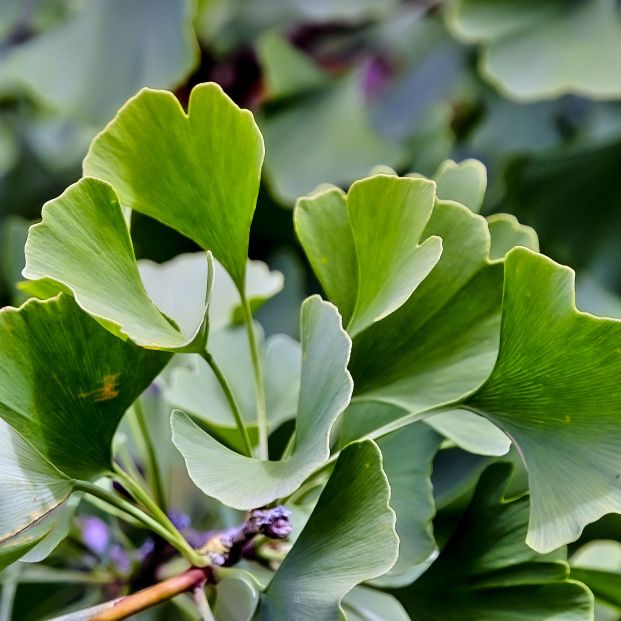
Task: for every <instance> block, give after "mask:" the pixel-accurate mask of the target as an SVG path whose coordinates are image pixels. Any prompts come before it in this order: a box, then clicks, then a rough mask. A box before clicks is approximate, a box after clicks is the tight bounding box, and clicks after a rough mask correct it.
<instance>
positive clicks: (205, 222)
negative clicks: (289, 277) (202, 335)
mask: <svg viewBox="0 0 621 621" xmlns="http://www.w3.org/2000/svg"><path fill="white" fill-rule="evenodd" d="M263 152H264V149H263V139H262V137H261V133H260V132H259V129H258V127H257V125H256V123H255V122H254V118H253V117H252V114H251V113H250V112H249V111H247V110H241V109H240V108H238V107H237V106H236V105H235V104H234V103H233V101H232V100H231V99H230V98H229V97H228V96H227V95H226V94H225V93H224V91H223V90H222V89H221V88H220V86H218V85H217V84H214V83H207V84H199V85H198V86H195V87H194V89H193V90H192V93H191V95H190V103H189V107H188V114H187V115H186V114H185V112H184V111H183V109H182V108H181V105H180V103H179V101H178V100H177V99H176V98H175V96H174V95H173V94H172V93H170V92H168V91H155V90H151V89H143V90H142V91H140V93H138V95H136V96H135V97H133V98H132V99H130V100H129V101H128V102H127V103H126V104H125V105H124V106H123V107H122V108H121V110H120V111H119V113H118V114H117V115H116V117H115V118H114V120H113V121H112V122H111V123H110V124H109V125H108V126H107V127H106V128H105V129H104V130H103V131H102V132H101V133H100V134H99V135H98V136H97V137H96V138H95V140H94V141H93V143H92V144H91V147H90V150H89V152H88V154H87V156H86V158H85V159H84V174H85V175H89V176H92V177H98V178H100V179H103V180H105V181H108V182H109V183H111V184H112V186H113V187H114V189H115V190H116V191H117V192H118V195H119V198H120V202H121V204H122V205H123V206H124V207H130V208H131V209H134V210H135V211H139V212H140V213H144V214H147V215H148V216H151V217H153V218H155V219H156V220H159V221H160V222H163V223H164V224H166V225H168V226H170V227H172V228H174V229H176V230H177V231H179V232H180V233H183V234H184V235H186V236H187V237H189V238H190V239H193V240H194V241H195V242H197V243H198V244H199V245H200V246H202V248H204V249H205V250H211V252H213V255H214V257H215V258H216V259H217V260H218V261H219V262H220V263H221V264H222V265H223V266H224V268H225V269H226V270H227V271H228V273H229V274H230V275H231V278H232V279H233V282H235V285H236V286H237V288H238V290H240V291H243V289H244V283H245V271H246V261H247V256H248V236H249V233H250V223H251V222H252V216H253V214H254V210H255V204H256V200H257V195H258V191H259V180H260V176H261V166H262V163H263Z"/></svg>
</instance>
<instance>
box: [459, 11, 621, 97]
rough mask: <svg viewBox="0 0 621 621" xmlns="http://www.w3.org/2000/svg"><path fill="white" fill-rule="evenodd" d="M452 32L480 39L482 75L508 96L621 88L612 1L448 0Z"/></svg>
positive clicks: (620, 40)
mask: <svg viewBox="0 0 621 621" xmlns="http://www.w3.org/2000/svg"><path fill="white" fill-rule="evenodd" d="M449 24H450V25H451V26H452V28H453V30H454V32H455V33H456V34H457V35H458V36H460V37H462V38H464V39H466V40H468V41H475V42H479V43H481V44H482V45H483V47H484V51H483V55H482V59H481V71H482V73H483V74H484V75H485V76H486V77H487V78H488V79H489V80H490V81H492V82H493V83H494V84H495V85H496V86H497V87H499V88H500V89H501V91H503V92H504V93H505V94H506V95H507V96H508V97H510V98H514V99H519V100H524V101H536V100H538V99H553V98H556V97H558V96H560V95H564V94H567V93H575V94H581V95H585V96H588V97H592V98H596V99H615V98H618V97H619V95H620V94H621V75H620V74H619V71H618V70H617V66H616V63H615V62H614V60H613V59H616V58H618V57H619V55H621V19H620V18H619V13H618V10H617V6H616V2H615V1H614V0H584V1H582V2H575V3H567V2H565V1H564V0H548V1H547V2H539V1H538V0H528V2H524V1H523V0H504V1H503V2H500V3H499V2H495V1H494V0H455V1H454V2H453V3H452V8H451V9H450V11H449Z"/></svg>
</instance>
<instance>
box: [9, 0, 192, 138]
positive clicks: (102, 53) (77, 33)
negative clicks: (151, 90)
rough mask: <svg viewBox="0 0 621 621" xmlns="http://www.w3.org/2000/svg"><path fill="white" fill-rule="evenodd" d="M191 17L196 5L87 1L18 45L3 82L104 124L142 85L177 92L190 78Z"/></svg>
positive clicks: (167, 0) (182, 0)
mask: <svg viewBox="0 0 621 621" xmlns="http://www.w3.org/2000/svg"><path fill="white" fill-rule="evenodd" d="M193 12H194V10H193V3H192V2H191V1H190V0H106V1H105V2H99V1H97V2H87V3H85V4H84V6H83V7H82V8H81V10H79V11H76V12H75V14H74V15H73V16H72V17H71V18H70V19H69V20H68V21H67V22H66V23H63V24H61V25H60V26H57V27H55V28H52V29H51V30H49V31H47V32H45V33H44V34H42V35H40V36H38V37H35V38H33V39H31V40H29V41H27V42H26V43H24V44H22V45H20V46H17V47H15V48H14V51H12V53H11V54H10V55H9V56H8V58H7V59H6V60H4V62H3V66H0V79H4V80H7V79H11V78H12V79H13V80H16V81H18V82H23V83H25V84H26V86H27V87H29V88H30V89H31V90H32V91H33V92H34V93H35V94H36V95H37V96H38V97H40V98H41V99H42V100H43V101H44V102H46V103H48V104H51V105H52V106H53V107H55V108H57V109H58V110H60V111H62V112H63V113H65V114H67V113H69V114H71V115H75V116H77V117H78V118H82V119H85V120H87V121H89V122H90V123H92V124H94V125H99V126H100V125H103V124H104V123H105V122H106V121H107V120H108V119H109V118H110V117H111V116H112V115H113V114H114V113H115V111H116V110H117V109H118V108H119V106H121V104H122V103H123V102H124V101H125V100H126V99H127V98H128V97H130V96H132V95H133V94H134V93H135V92H136V91H137V90H139V89H140V88H141V87H143V86H152V87H155V88H169V87H173V86H176V85H177V84H179V83H180V82H181V81H182V80H183V78H184V77H185V76H186V75H187V74H188V73H189V71H190V70H191V69H192V67H193V65H194V63H195V60H196V56H197V49H196V47H197V46H196V42H195V37H194V33H193V28H192V18H193ZM158 42H159V43H165V44H158ZM77 50H79V53H77V52H76V51H77ZM120 67H123V68H124V70H122V71H120V70H119V68H120Z"/></svg>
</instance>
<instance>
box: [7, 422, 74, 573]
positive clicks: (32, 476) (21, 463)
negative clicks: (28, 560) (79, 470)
mask: <svg viewBox="0 0 621 621" xmlns="http://www.w3.org/2000/svg"><path fill="white" fill-rule="evenodd" d="M0 468H1V471H2V477H0V508H1V509H2V510H1V511H0V564H4V566H5V567H6V566H7V565H9V564H10V563H12V562H13V561H15V560H17V558H19V557H21V556H23V555H24V554H26V553H27V552H29V551H30V550H31V549H32V548H34V547H35V546H36V545H37V544H39V543H40V542H41V541H42V540H43V539H44V538H45V537H46V536H47V535H48V534H49V532H50V531H51V529H52V527H51V525H50V524H49V523H40V524H34V523H35V522H37V521H39V520H42V518H44V517H45V516H46V515H48V514H50V512H52V511H53V510H54V509H56V508H57V507H60V505H62V504H63V503H64V502H65V501H66V500H67V499H68V498H69V495H70V494H71V492H72V489H73V486H72V484H71V480H70V479H68V478H67V477H66V476H65V475H63V474H62V473H61V472H60V471H59V470H58V469H56V468H55V467H54V466H53V465H52V464H51V463H50V462H49V461H48V460H47V459H46V458H45V457H44V456H43V455H41V453H40V452H39V451H37V450H36V449H35V448H34V447H33V446H32V445H31V444H30V443H29V442H27V441H26V440H25V439H24V438H23V437H22V436H21V435H20V434H19V433H17V432H16V431H15V430H14V429H13V428H12V427H11V426H10V425H9V424H7V423H6V422H5V421H4V420H0ZM32 524H34V526H31V525H32ZM29 526H30V528H28V527H29Z"/></svg>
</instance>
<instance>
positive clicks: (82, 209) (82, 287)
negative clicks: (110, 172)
mask: <svg viewBox="0 0 621 621" xmlns="http://www.w3.org/2000/svg"><path fill="white" fill-rule="evenodd" d="M94 249H97V251H96V252H94ZM203 261H204V264H205V268H204V273H205V274H208V269H207V264H208V258H207V257H205V256H204V255H203ZM23 273H24V276H26V278H30V279H31V280H41V279H44V280H46V281H53V282H55V283H57V284H58V285H60V287H61V289H63V290H65V289H69V291H71V292H72V293H73V295H74V296H75V299H76V301H77V303H78V304H79V305H80V306H81V307H82V308H83V309H84V310H86V311H87V312H88V313H90V314H91V315H93V316H94V317H95V318H97V319H98V320H100V321H101V322H102V323H103V324H104V325H105V326H106V327H107V328H109V329H110V330H111V331H113V332H114V333H116V334H117V335H120V336H122V337H124V338H126V337H129V338H131V339H132V340H133V341H134V342H136V343H138V344H139V345H142V346H144V347H150V348H154V349H168V350H171V351H175V350H176V351H186V350H189V351H195V350H196V349H203V348H204V344H205V339H206V317H205V316H206V313H207V310H206V303H207V301H208V298H209V291H208V283H207V282H205V283H204V284H203V283H201V284H202V293H203V304H202V311H201V313H200V314H198V316H196V317H194V316H192V319H194V320H195V321H196V323H194V324H193V325H192V326H191V327H190V331H189V332H188V333H184V332H182V331H180V330H179V329H177V328H176V327H175V326H174V325H173V324H172V323H171V322H170V321H169V320H168V319H167V318H166V317H165V316H164V315H163V314H162V312H161V311H160V309H158V308H157V306H155V304H154V303H153V302H152V301H151V299H150V298H149V296H148V295H147V292H146V290H145V287H144V285H143V283H142V280H141V278H140V274H139V271H138V266H137V264H136V258H135V256H134V248H133V246H132V241H131V238H130V236H129V231H128V229H127V225H126V223H125V219H124V218H123V213H122V211H121V206H120V204H119V202H118V199H117V196H116V194H115V193H114V190H113V189H112V187H111V186H110V185H109V184H108V183H105V182H103V181H99V180H97V179H91V178H85V179H82V180H81V181H78V182H77V183H76V184H74V185H72V186H70V187H69V188H68V189H67V190H66V191H65V192H64V193H63V194H62V195H61V196H59V197H58V198H56V199H54V200H53V201H50V202H49V203H47V204H46V205H45V206H44V207H43V221H42V222H41V223H40V224H37V225H35V226H33V227H31V229H30V232H29V234H28V241H27V242H26V267H25V268H24V272H23ZM207 280H208V279H207V278H206V281H207ZM201 284H198V283H197V284H196V285H195V286H197V288H198V289H199V291H200V290H201V289H200V287H201ZM184 319H185V318H184Z"/></svg>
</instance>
